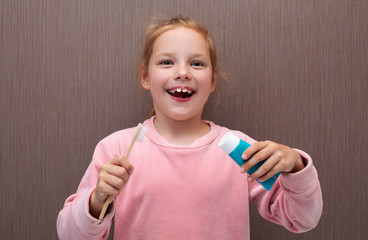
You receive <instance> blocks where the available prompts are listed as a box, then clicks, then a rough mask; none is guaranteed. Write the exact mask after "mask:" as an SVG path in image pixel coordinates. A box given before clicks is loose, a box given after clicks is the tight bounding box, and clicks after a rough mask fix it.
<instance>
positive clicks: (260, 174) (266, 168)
mask: <svg viewBox="0 0 368 240" xmlns="http://www.w3.org/2000/svg"><path fill="white" fill-rule="evenodd" d="M279 162H280V161H279V159H278V158H277V156H275V155H272V156H271V157H269V158H268V159H267V160H266V161H265V162H264V163H263V164H262V165H261V166H260V167H259V168H258V169H257V171H255V172H254V173H252V174H251V175H250V176H249V177H248V180H249V181H252V180H256V179H258V181H260V182H263V181H266V180H267V179H269V178H270V177H272V176H273V175H275V174H276V173H278V172H279V169H278V168H279V166H278V164H279Z"/></svg>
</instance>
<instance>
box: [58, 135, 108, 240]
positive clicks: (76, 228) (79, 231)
mask: <svg viewBox="0 0 368 240" xmlns="http://www.w3.org/2000/svg"><path fill="white" fill-rule="evenodd" d="M109 144H111V143H109ZM111 157H112V154H111V153H110V151H109V148H108V145H107V144H104V143H103V142H102V141H101V142H100V143H99V144H98V145H97V147H96V149H95V152H94V155H93V159H92V162H91V164H90V166H89V167H88V169H87V171H86V173H85V175H84V176H83V178H82V180H81V182H80V185H79V187H78V190H77V192H76V193H75V194H73V195H71V196H70V197H68V198H67V199H66V201H65V204H64V207H63V209H62V210H61V211H60V213H59V215H58V219H57V233H58V235H59V238H60V239H106V238H107V237H108V235H109V228H110V225H111V221H112V218H113V213H114V211H115V204H114V203H112V206H110V210H109V212H108V213H107V215H106V216H105V218H104V219H103V220H102V221H100V220H98V219H96V218H94V217H93V216H91V215H90V213H89V199H90V196H91V194H92V192H93V191H94V189H95V186H96V183H97V179H98V172H99V168H100V166H101V165H102V164H103V163H104V162H106V161H108V160H109V159H110V158H111Z"/></svg>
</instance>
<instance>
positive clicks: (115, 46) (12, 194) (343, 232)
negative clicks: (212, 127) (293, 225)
mask: <svg viewBox="0 0 368 240" xmlns="http://www.w3.org/2000/svg"><path fill="white" fill-rule="evenodd" d="M157 12H161V13H163V14H164V15H167V16H174V15H177V14H180V13H181V14H183V15H189V16H192V17H194V18H196V19H198V20H199V21H200V22H202V23H203V24H204V25H206V26H208V28H209V29H210V30H211V31H212V33H213V35H214V37H215V39H216V42H217V44H218V50H219V52H220V61H221V62H222V63H223V65H224V67H225V70H226V71H227V72H228V74H229V77H230V79H231V82H230V83H219V87H220V88H221V90H220V97H221V100H220V103H219V104H218V105H215V104H214V101H212V102H210V103H209V105H208V106H207V109H206V111H205V114H204V115H205V118H209V119H211V120H212V121H214V122H216V123H218V124H221V125H225V126H228V127H230V128H233V129H239V130H241V131H244V132H246V133H247V134H249V135H250V136H252V137H254V138H256V139H258V140H263V139H271V140H274V141H277V142H280V143H284V144H287V145H290V146H293V147H298V148H301V149H303V150H305V151H307V152H308V153H310V155H311V156H312V157H313V159H314V163H315V165H316V167H317V169H318V171H319V175H320V180H321V184H322V190H323V196H324V212H323V216H322V219H321V222H320V224H319V226H318V227H317V228H316V229H315V230H313V231H311V232H308V233H305V234H300V235H299V234H298V235H295V234H292V233H288V232H287V231H286V230H284V229H283V228H281V227H279V226H276V225H274V224H271V223H268V222H266V221H265V220H263V219H261V218H260V217H259V216H258V215H257V212H256V210H255V209H254V208H253V207H252V209H251V217H252V219H251V231H252V232H251V236H252V239H269V238H274V239H366V238H368V233H367V231H366V226H367V224H368V210H367V205H368V202H367V199H368V191H367V182H368V177H367V174H366V172H367V171H368V161H366V159H367V156H368V150H367V149H368V147H367V146H368V126H367V125H368V116H367V115H368V97H367V95H368V86H367V80H368V31H367V26H368V2H367V1H365V0H354V1H344V0H312V1H285V0H274V1H270V0H269V1H265V0H260V1H250V0H248V1H241V0H237V1H219V0H216V1H208V0H204V1H157V0H156V1H143V0H142V1H118V0H115V1H97V0H93V1H87V0H84V1H83V0H66V1H54V0H51V1H50V0H35V1H30V0H28V1H23V0H22V1H21V0H3V1H1V2H0V34H1V35H0V57H1V59H0V100H1V104H0V113H1V115H0V131H1V132H0V144H1V147H0V160H1V161H0V170H1V206H2V207H1V209H2V213H1V231H0V238H1V239H57V235H56V230H55V229H56V228H55V225H56V217H57V214H58V211H59V210H60V209H61V208H62V205H63V202H64V201H65V199H66V197H67V196H69V195H70V194H71V193H73V192H74V191H75V190H76V188H77V186H78V183H79V181H80V179H81V177H82V176H83V173H84V171H85V170H86V168H87V166H88V164H89V162H90V159H91V156H92V153H93V150H94V147H95V145H96V143H97V142H98V141H99V140H100V139H101V138H103V137H104V136H106V135H108V134H109V133H111V132H113V131H115V130H118V129H121V128H126V127H130V126H134V125H136V124H137V123H138V122H141V121H143V120H144V119H145V117H146V116H147V113H148V111H149V109H150V108H151V105H150V103H149V102H147V101H146V100H147V98H145V99H146V100H143V101H142V100H141V99H140V98H139V97H138V96H137V95H138V94H137V91H136V83H135V76H134V67H135V63H136V61H137V55H138V49H139V48H140V47H139V42H140V40H139V39H140V33H141V32H142V27H143V25H144V24H145V23H146V22H147V20H148V18H149V16H152V15H154V14H155V13H157ZM212 100H214V99H212Z"/></svg>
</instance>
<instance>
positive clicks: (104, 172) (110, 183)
mask: <svg viewBox="0 0 368 240" xmlns="http://www.w3.org/2000/svg"><path fill="white" fill-rule="evenodd" d="M133 170H134V167H133V165H132V164H130V163H129V161H128V160H127V159H125V158H124V157H122V156H120V157H114V158H112V159H111V160H109V161H108V162H107V163H105V164H103V165H102V166H101V168H100V172H99V175H98V181H97V185H96V189H95V191H94V192H93V193H92V195H91V198H90V202H89V205H90V213H91V215H92V216H94V217H96V218H97V217H98V215H99V213H100V212H101V210H102V207H103V205H104V203H105V201H106V199H107V197H108V196H113V197H117V196H118V195H119V194H120V191H121V190H122V189H123V188H124V186H125V185H126V184H127V182H128V180H129V178H130V176H131V175H132V173H133Z"/></svg>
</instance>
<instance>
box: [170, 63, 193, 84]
mask: <svg viewBox="0 0 368 240" xmlns="http://www.w3.org/2000/svg"><path fill="white" fill-rule="evenodd" d="M174 78H175V80H182V81H184V80H191V79H192V75H191V74H190V72H189V70H188V68H187V67H186V66H180V67H179V68H178V71H177V73H176V75H175V77H174Z"/></svg>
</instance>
